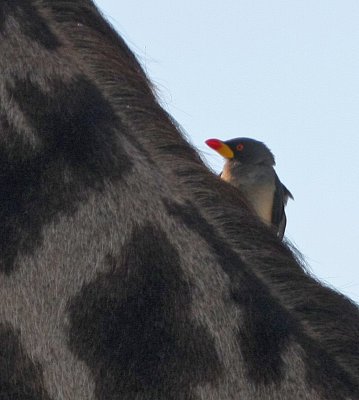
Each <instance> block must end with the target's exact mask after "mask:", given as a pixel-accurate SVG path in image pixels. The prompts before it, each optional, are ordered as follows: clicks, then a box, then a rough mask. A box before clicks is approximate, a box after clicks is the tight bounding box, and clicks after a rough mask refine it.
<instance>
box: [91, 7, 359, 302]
mask: <svg viewBox="0 0 359 400" xmlns="http://www.w3.org/2000/svg"><path fill="white" fill-rule="evenodd" d="M96 3H97V5H98V6H99V8H100V9H101V10H102V12H103V13H104V15H105V16H106V18H107V19H108V20H109V21H110V22H111V23H112V25H113V26H114V27H115V28H116V29H117V30H118V32H119V33H120V34H121V35H122V36H123V37H124V39H125V40H126V41H127V43H128V44H129V46H130V48H131V49H132V50H133V51H134V52H135V54H136V55H137V56H138V58H139V60H140V62H141V63H142V65H143V66H144V68H145V70H146V72H147V74H148V75H149V77H150V78H151V80H152V81H153V82H154V83H155V85H156V86H157V89H158V93H159V96H160V98H161V101H162V105H163V106H164V107H165V108H166V109H167V110H168V111H169V112H170V114H171V115H172V116H173V117H174V118H175V119H176V120H177V121H178V122H179V123H180V124H181V126H182V127H183V129H184V130H185V132H186V133H187V135H188V139H189V140H190V141H191V142H192V144H194V145H195V146H196V147H197V148H198V149H199V151H200V152H201V153H202V155H203V156H204V157H205V159H206V160H207V162H208V164H209V165H210V166H211V167H212V168H213V169H214V170H215V171H220V170H221V168H222V165H223V160H222V159H221V157H220V156H219V155H218V154H216V153H215V152H214V151H212V150H211V149H209V148H208V147H207V146H206V145H205V144H204V141H205V140H206V139H208V138H219V139H224V140H226V139H231V138H234V137H240V136H247V137H252V138H255V139H258V140H261V141H263V142H265V143H266V144H267V146H268V147H269V148H270V149H271V150H272V151H273V153H274V154H275V156H276V160H277V167H276V170H277V173H278V175H279V177H280V179H281V180H282V182H283V183H284V184H285V185H286V186H287V187H288V188H289V190H290V191H291V192H292V193H293V195H294V198H295V201H294V202H293V201H290V202H289V204H288V207H287V219H288V223H287V231H286V236H287V238H288V239H289V240H290V241H291V242H292V243H294V244H295V245H296V246H297V247H298V249H299V250H300V251H301V252H302V254H303V255H304V256H305V259H306V261H307V263H308V265H309V267H310V269H311V271H312V272H313V273H314V274H315V275H316V276H317V277H319V278H320V279H321V280H322V281H324V282H326V283H327V284H329V285H332V286H333V287H335V288H336V289H338V290H339V291H341V292H342V293H345V294H346V295H347V296H349V297H351V298H352V299H353V300H355V301H356V302H359V262H358V258H359V208H358V200H357V199H358V197H359V157H358V151H359V135H358V130H359V109H358V105H359V25H358V21H359V2H358V0H353V1H351V0H342V1H339V0H316V1H313V0H291V1H287V0H275V1H274V0H246V1H244V0H218V1H217V0H215V1H214V0H212V1H211V0H206V1H204V0H181V1H179V2H175V1H172V2H170V1H168V0H166V1H165V0H154V1H151V2H145V1H143V0H132V1H131V2H122V1H121V2H120V1H118V0H97V1H96Z"/></svg>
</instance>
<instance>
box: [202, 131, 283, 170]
mask: <svg viewBox="0 0 359 400" xmlns="http://www.w3.org/2000/svg"><path fill="white" fill-rule="evenodd" d="M206 144H207V146H209V147H210V148H212V149H213V150H215V151H217V152H218V153H219V154H220V155H221V156H222V157H224V158H226V159H227V160H233V161H237V162H239V163H240V164H263V165H270V166H273V165H275V160H274V156H273V154H272V152H271V151H270V150H269V149H268V147H267V146H266V145H265V144H264V143H262V142H259V141H258V140H254V139H249V138H236V139H231V140H226V141H222V140H219V139H208V140H206Z"/></svg>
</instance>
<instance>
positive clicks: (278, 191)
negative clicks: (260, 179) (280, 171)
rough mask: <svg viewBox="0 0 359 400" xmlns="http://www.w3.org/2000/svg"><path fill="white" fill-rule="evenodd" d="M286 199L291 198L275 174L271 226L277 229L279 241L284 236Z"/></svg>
mask: <svg viewBox="0 0 359 400" xmlns="http://www.w3.org/2000/svg"><path fill="white" fill-rule="evenodd" d="M288 197H291V198H293V196H292V194H291V193H290V191H289V190H288V189H287V188H286V187H285V186H284V185H283V184H282V182H281V181H280V180H279V178H278V176H277V174H276V175H275V191H274V198H273V208H272V224H273V225H274V226H276V227H277V229H278V230H277V235H278V237H279V238H280V239H282V238H283V236H284V231H285V227H286V224H287V218H286V216H285V211H284V207H285V205H286V204H287V200H288Z"/></svg>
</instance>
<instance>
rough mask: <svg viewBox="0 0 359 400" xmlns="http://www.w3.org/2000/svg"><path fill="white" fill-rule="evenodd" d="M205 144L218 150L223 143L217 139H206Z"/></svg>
mask: <svg viewBox="0 0 359 400" xmlns="http://www.w3.org/2000/svg"><path fill="white" fill-rule="evenodd" d="M205 143H206V145H207V146H209V147H210V148H211V149H213V150H218V149H220V148H221V147H222V145H223V143H222V142H221V141H220V140H218V139H208V140H206V141H205Z"/></svg>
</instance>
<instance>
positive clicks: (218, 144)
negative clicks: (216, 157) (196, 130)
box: [205, 139, 234, 159]
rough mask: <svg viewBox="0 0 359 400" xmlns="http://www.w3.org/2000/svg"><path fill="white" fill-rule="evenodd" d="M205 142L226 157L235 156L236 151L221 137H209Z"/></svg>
mask: <svg viewBox="0 0 359 400" xmlns="http://www.w3.org/2000/svg"><path fill="white" fill-rule="evenodd" d="M205 143H206V145H207V146H209V147H210V148H211V149H213V150H215V151H216V152H217V153H219V154H220V155H221V156H222V157H224V158H228V159H231V158H233V157H234V153H233V151H232V150H231V148H230V147H229V146H227V145H226V144H225V143H223V142H222V141H221V140H219V139H208V140H206V142H205Z"/></svg>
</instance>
